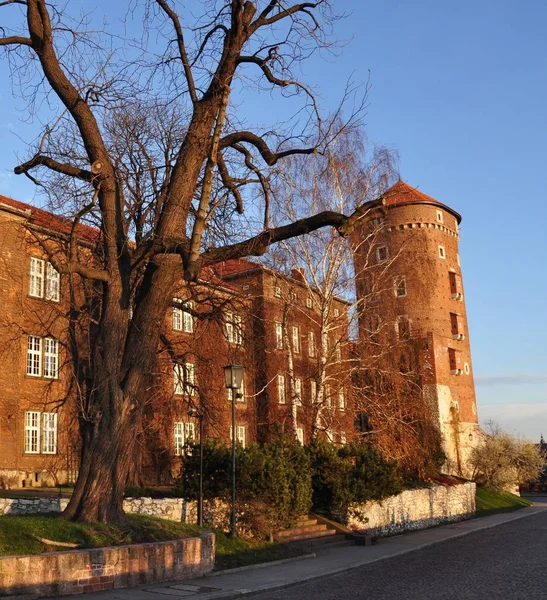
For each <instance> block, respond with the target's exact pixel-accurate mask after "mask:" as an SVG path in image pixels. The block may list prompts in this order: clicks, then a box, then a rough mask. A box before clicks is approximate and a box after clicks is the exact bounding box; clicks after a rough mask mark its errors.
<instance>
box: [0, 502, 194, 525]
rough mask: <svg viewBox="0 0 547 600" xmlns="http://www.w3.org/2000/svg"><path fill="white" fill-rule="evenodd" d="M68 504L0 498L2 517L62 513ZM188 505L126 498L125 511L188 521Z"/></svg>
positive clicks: (0, 513) (185, 503)
mask: <svg viewBox="0 0 547 600" xmlns="http://www.w3.org/2000/svg"><path fill="white" fill-rule="evenodd" d="M67 504H68V498H51V497H50V498H47V497H44V498H38V497H36V498H0V515H30V514H37V513H49V512H61V511H63V510H64V509H65V507H66V505H67ZM187 504H188V503H187V502H186V501H185V500H183V499H182V498H126V499H125V500H124V501H123V509H124V510H125V512H127V513H134V514H139V515H149V516H151V517H161V518H163V519H170V520H171V521H187V520H188V519H187V518H186V513H187V512H188V511H187Z"/></svg>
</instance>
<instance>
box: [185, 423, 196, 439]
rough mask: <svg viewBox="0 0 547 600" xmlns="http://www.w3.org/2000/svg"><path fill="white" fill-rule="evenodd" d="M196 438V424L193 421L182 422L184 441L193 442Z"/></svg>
mask: <svg viewBox="0 0 547 600" xmlns="http://www.w3.org/2000/svg"><path fill="white" fill-rule="evenodd" d="M195 439H196V425H195V423H194V422H193V421H188V422H187V423H185V424H184V442H185V443H186V444H193V443H194V441H195Z"/></svg>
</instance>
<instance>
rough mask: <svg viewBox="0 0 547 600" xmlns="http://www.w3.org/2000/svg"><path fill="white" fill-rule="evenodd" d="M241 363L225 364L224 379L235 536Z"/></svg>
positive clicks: (232, 529) (231, 526) (231, 525)
mask: <svg viewBox="0 0 547 600" xmlns="http://www.w3.org/2000/svg"><path fill="white" fill-rule="evenodd" d="M244 370H245V367H242V366H241V365H226V366H225V367H224V379H225V384H226V387H227V388H228V389H230V390H232V514H231V515H230V537H237V529H236V398H238V397H240V393H239V391H238V390H240V389H241V384H242V383H243V371H244Z"/></svg>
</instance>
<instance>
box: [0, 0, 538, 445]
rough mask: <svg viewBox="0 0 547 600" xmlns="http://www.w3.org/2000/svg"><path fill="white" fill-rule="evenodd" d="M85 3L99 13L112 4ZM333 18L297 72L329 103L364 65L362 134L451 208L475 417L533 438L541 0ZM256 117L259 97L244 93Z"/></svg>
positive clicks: (27, 195)
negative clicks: (322, 44)
mask: <svg viewBox="0 0 547 600" xmlns="http://www.w3.org/2000/svg"><path fill="white" fill-rule="evenodd" d="M72 3H74V4H80V5H81V6H92V5H94V6H96V7H97V8H96V10H97V14H98V15H100V14H102V13H104V14H106V15H107V17H108V18H110V19H111V20H112V21H113V22H116V19H117V18H119V17H120V16H121V13H119V14H118V15H116V14H115V13H113V12H112V10H116V9H117V10H120V8H119V5H118V6H116V3H109V2H106V0H99V1H97V0H96V1H95V2H92V1H91V0H87V1H86V2H85V3H83V2H82V1H81V0H72V2H71V4H72ZM333 4H334V6H335V7H336V8H337V9H338V10H339V11H346V12H348V13H351V16H350V17H348V18H347V19H345V20H343V21H341V22H340V23H339V24H338V26H337V31H338V36H339V37H340V38H342V37H343V38H347V39H350V40H351V41H350V42H349V43H348V45H347V46H346V47H345V48H344V49H342V50H341V53H340V56H338V57H332V56H331V57H324V56H323V57H319V56H317V57H315V58H314V59H313V60H312V62H311V63H310V64H308V65H307V67H306V76H307V79H308V81H311V82H315V83H317V84H318V85H319V86H320V90H321V102H322V105H323V107H324V108H326V109H328V108H333V107H334V106H335V104H336V102H337V101H338V100H339V98H340V95H341V90H342V89H343V86H344V85H345V82H346V80H347V78H348V77H350V76H353V78H354V79H355V80H357V81H364V80H366V79H367V77H368V74H369V71H370V73H371V81H372V89H371V92H370V96H369V108H368V111H367V117H366V124H367V132H368V136H369V138H370V140H371V141H374V142H377V143H379V144H383V145H386V146H388V147H390V148H393V149H394V150H397V152H398V153H399V156H400V172H401V177H402V178H403V179H404V180H406V181H407V182H408V183H410V184H411V185H414V186H416V187H418V188H419V189H420V190H422V191H423V192H425V193H426V194H429V195H431V196H433V197H435V198H437V199H439V200H440V201H442V202H444V203H446V204H448V205H450V206H452V207H453V208H455V209H456V210H457V211H458V212H460V213H461V214H462V215H463V223H462V227H461V243H460V244H461V252H460V253H461V261H462V269H463V275H464V286H465V293H466V302H467V310H468V316H469V327H470V339H471V345H472V353H473V366H474V371H475V377H476V384H477V397H478V402H479V416H480V418H481V421H484V420H486V419H494V420H496V421H498V422H499V423H500V424H501V425H503V426H505V427H507V428H509V429H510V430H513V431H517V432H519V433H522V434H524V435H526V436H528V437H531V438H535V439H537V438H539V435H540V433H542V432H543V433H545V434H546V435H547V351H546V350H545V340H546V339H547V319H546V318H545V317H544V312H545V311H544V304H545V298H546V297H547V279H546V277H545V275H546V268H545V264H544V263H545V260H546V258H547V202H546V194H547V168H546V164H547V149H546V142H547V109H546V107H547V37H546V36H545V34H544V25H545V23H546V22H547V3H545V2H541V1H540V0H520V1H516V0H515V1H507V0H496V1H493V0H475V1H473V2H472V1H469V0H460V1H459V2H457V3H456V2H447V1H439V0H430V1H425V0H415V1H413V2H408V1H402V0H400V1H395V0H383V1H382V2H380V1H377V2H364V1H362V0H354V1H350V0H334V1H333ZM250 108H251V109H252V110H254V111H256V112H257V113H258V111H261V110H263V105H261V104H258V103H257V104H256V105H254V106H253V105H252V103H250ZM14 109H15V102H14V100H13V98H12V94H11V87H10V83H9V80H8V73H7V69H6V64H5V62H2V61H0V139H1V143H0V193H3V194H6V195H11V196H13V197H15V198H18V199H21V200H24V201H29V200H32V198H33V197H34V189H33V187H32V185H31V184H30V182H29V181H28V180H25V179H23V178H22V177H16V176H14V175H11V171H12V169H13V166H14V165H15V164H16V162H17V159H16V154H17V153H19V154H20V155H24V145H23V144H22V143H21V141H20V139H19V136H23V137H24V138H31V135H32V129H31V128H30V127H29V126H28V125H26V124H24V123H21V122H20V121H19V119H20V117H21V115H20V114H17V113H16V112H15V110H14Z"/></svg>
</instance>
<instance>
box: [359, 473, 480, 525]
mask: <svg viewBox="0 0 547 600" xmlns="http://www.w3.org/2000/svg"><path fill="white" fill-rule="evenodd" d="M351 514H352V515H353V516H349V517H348V525H349V526H350V527H351V528H352V529H354V530H357V531H362V532H367V533H370V534H371V535H381V536H386V535H394V534H397V533H403V532H405V531H412V530H415V529H425V528H426V527H432V526H434V525H442V524H444V523H452V522H456V521H463V520H465V519H470V518H472V517H473V516H474V515H475V484H474V483H471V482H469V483H463V484H460V485H454V486H441V485H435V486H432V487H430V488H425V489H420V490H406V491H404V492H402V493H401V494H398V495H397V496H391V497H389V498H386V499H384V500H382V501H381V502H368V503H366V504H361V505H355V506H353V507H352V511H351Z"/></svg>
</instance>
